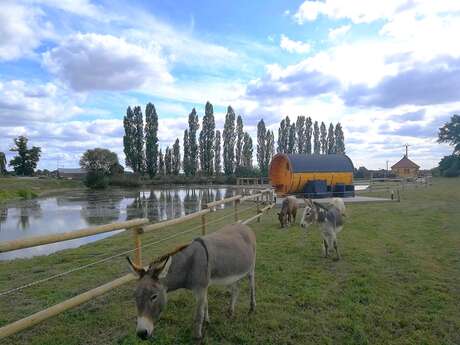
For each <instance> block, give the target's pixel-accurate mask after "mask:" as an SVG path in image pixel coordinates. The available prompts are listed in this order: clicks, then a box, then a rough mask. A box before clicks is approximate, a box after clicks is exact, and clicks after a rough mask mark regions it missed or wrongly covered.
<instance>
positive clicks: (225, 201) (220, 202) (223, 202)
mask: <svg viewBox="0 0 460 345" xmlns="http://www.w3.org/2000/svg"><path fill="white" fill-rule="evenodd" d="M242 197H243V196H241V195H235V196H232V197H231V198H226V199H222V200H217V201H213V202H209V203H207V204H206V207H207V208H211V207H215V206H218V205H222V204H227V203H229V202H232V201H235V200H239V199H241V198H242Z"/></svg>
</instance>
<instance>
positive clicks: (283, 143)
mask: <svg viewBox="0 0 460 345" xmlns="http://www.w3.org/2000/svg"><path fill="white" fill-rule="evenodd" d="M123 124H124V129H125V135H124V137H123V146H124V153H125V155H126V165H128V166H129V167H131V169H133V171H134V172H135V173H139V174H145V173H146V174H148V175H149V176H150V177H154V176H156V175H179V173H180V171H181V169H182V170H183V172H184V174H185V175H187V176H194V175H197V174H201V175H206V176H213V175H219V174H221V173H222V170H223V172H224V174H225V175H233V174H237V175H238V174H239V173H240V172H241V171H242V169H252V168H253V163H252V157H253V143H252V138H251V136H250V135H249V134H248V133H247V132H245V131H244V124H243V119H242V117H241V115H239V116H236V115H235V112H234V110H233V109H232V107H231V106H229V107H228V108H227V113H226V115H225V123H224V129H223V131H222V132H221V131H220V130H216V124H215V119H214V110H213V106H212V104H211V103H209V102H207V103H206V106H205V114H204V116H203V119H202V121H201V130H200V122H199V118H198V114H197V112H196V110H195V108H193V109H192V111H191V113H190V114H189V116H188V128H186V129H185V130H184V136H183V142H182V143H183V159H181V149H180V141H179V138H177V139H176V140H175V142H174V144H173V145H172V148H170V147H169V146H168V147H167V148H166V150H165V152H164V153H163V151H162V150H161V149H160V148H159V139H158V115H157V112H156V110H155V106H154V105H153V104H152V103H148V104H147V106H146V108H145V125H144V119H143V115H142V109H141V107H140V106H135V107H134V108H131V107H128V109H127V111H126V116H125V117H124V120H123ZM277 152H281V153H301V154H333V153H339V154H343V153H345V144H344V135H343V131H342V126H341V125H340V123H337V124H336V125H335V127H334V125H333V124H332V123H331V124H330V125H329V130H326V125H325V124H324V122H321V125H318V122H317V121H315V122H314V124H313V122H312V119H311V118H310V117H305V116H299V117H297V120H296V122H295V123H294V122H293V123H291V121H290V119H289V117H286V118H285V119H283V120H282V121H281V123H280V126H279V129H278V147H277ZM274 153H275V135H274V132H273V131H272V130H270V129H267V128H266V126H265V123H264V120H263V119H262V120H260V121H259V123H258V124H257V151H256V158H257V165H258V167H259V169H260V171H261V173H262V174H263V175H267V173H268V167H269V164H270V161H271V158H272V156H273V155H274Z"/></svg>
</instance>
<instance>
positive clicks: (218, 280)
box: [202, 224, 256, 285]
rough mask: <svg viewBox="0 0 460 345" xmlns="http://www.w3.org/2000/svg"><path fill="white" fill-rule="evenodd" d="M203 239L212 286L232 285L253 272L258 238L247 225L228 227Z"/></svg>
mask: <svg viewBox="0 0 460 345" xmlns="http://www.w3.org/2000/svg"><path fill="white" fill-rule="evenodd" d="M202 239H203V241H204V242H205V244H206V248H207V250H208V252H209V269H210V278H211V284H223V285H228V284H232V283H233V282H236V281H238V280H240V279H241V278H242V277H244V276H245V275H247V274H248V273H252V272H253V270H254V266H255V260H256V236H255V234H254V232H253V231H252V230H251V229H250V228H249V227H248V226H247V225H244V224H232V225H226V226H225V227H224V228H222V229H221V230H220V231H217V232H214V233H212V234H209V235H207V236H204V237H202Z"/></svg>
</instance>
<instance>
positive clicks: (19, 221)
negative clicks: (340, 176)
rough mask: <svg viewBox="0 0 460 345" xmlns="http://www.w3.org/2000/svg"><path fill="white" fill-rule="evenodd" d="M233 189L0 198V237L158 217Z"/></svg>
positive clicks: (40, 251)
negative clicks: (5, 200) (2, 200)
mask: <svg viewBox="0 0 460 345" xmlns="http://www.w3.org/2000/svg"><path fill="white" fill-rule="evenodd" d="M234 194H235V193H234V190H233V189H227V188H173V189H148V190H139V189H111V190H109V191H77V192H75V191H72V192H66V193H63V194H62V195H59V196H55V197H48V198H39V199H33V200H27V201H25V200H24V201H18V202H12V203H8V204H2V206H1V207H0V230H1V231H0V241H10V240H15V239H20V238H25V237H31V236H41V235H47V234H51V233H60V232H67V231H71V230H75V229H82V228H86V227H88V226H95V225H101V224H107V223H111V222H116V221H125V220H130V219H134V218H148V219H149V220H150V221H152V222H157V221H164V220H167V219H172V218H177V217H180V216H183V215H186V214H189V213H192V212H196V211H199V210H201V209H202V208H204V207H205V206H206V204H207V203H208V202H212V201H215V200H220V199H222V198H223V197H225V198H227V197H231V196H233V195H234ZM220 207H224V205H221V206H220ZM113 234H114V233H113V232H112V233H105V234H100V235H97V236H91V237H87V238H82V239H78V240H72V241H66V242H60V243H55V244H51V245H44V246H39V247H34V248H27V249H23V250H17V251H14V252H10V253H4V254H0V260H4V259H11V258H16V257H31V256H34V255H46V254H49V253H52V252H55V251H58V250H62V249H66V248H73V247H78V246H80V245H83V244H85V243H88V242H92V241H95V240H98V239H101V238H104V237H107V236H111V235H113Z"/></svg>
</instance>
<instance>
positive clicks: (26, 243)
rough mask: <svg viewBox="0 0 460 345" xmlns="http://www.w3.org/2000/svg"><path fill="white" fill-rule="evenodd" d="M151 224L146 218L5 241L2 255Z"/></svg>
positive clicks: (1, 247) (1, 244)
mask: <svg viewBox="0 0 460 345" xmlns="http://www.w3.org/2000/svg"><path fill="white" fill-rule="evenodd" d="M148 222H149V220H148V219H146V218H140V219H133V220H128V221H126V222H119V223H111V224H105V225H100V226H94V227H91V228H86V229H80V230H75V231H69V232H63V233H59V234H51V235H45V236H35V237H29V238H23V239H19V240H13V241H5V242H2V243H0V253H5V252H10V251H12V250H17V249H23V248H30V247H35V246H40V245H43V244H50V243H56V242H62V241H68V240H73V239H76V238H81V237H86V236H92V235H97V234H101V233H104V232H111V231H115V230H122V229H129V228H132V227H135V226H140V225H143V224H147V223H148Z"/></svg>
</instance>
